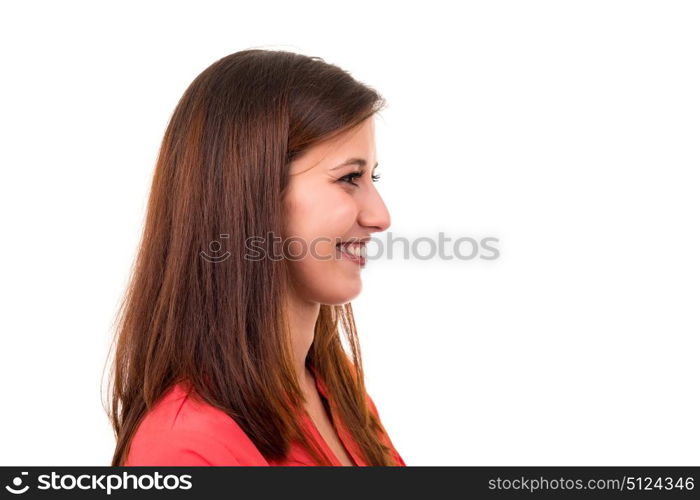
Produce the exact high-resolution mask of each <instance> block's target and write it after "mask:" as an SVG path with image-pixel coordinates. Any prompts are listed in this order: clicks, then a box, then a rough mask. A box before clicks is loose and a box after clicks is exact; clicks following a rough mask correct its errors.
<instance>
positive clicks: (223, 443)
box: [124, 370, 406, 466]
mask: <svg viewBox="0 0 700 500" xmlns="http://www.w3.org/2000/svg"><path fill="white" fill-rule="evenodd" d="M312 374H313V375H314V377H315V380H316V387H317V389H318V391H319V394H320V395H321V396H322V397H323V398H324V399H326V400H328V399H329V398H328V392H327V390H326V387H325V385H324V384H323V381H322V380H321V379H320V377H318V376H316V373H315V372H314V371H313V370H312ZM367 401H368V403H369V406H370V409H371V411H372V412H373V413H374V415H375V416H376V417H377V418H379V414H378V412H377V408H376V406H375V405H374V402H373V401H372V399H371V398H370V397H369V394H367ZM329 403H330V404H329V407H330V409H331V417H332V418H331V421H332V423H333V425H334V427H335V430H336V432H337V433H338V437H339V439H340V441H341V442H342V443H343V445H344V446H345V449H346V450H347V452H348V455H349V456H350V457H351V458H352V460H353V461H354V463H355V465H358V466H367V463H366V462H365V461H364V460H363V459H362V454H361V452H360V449H359V447H358V446H357V445H356V444H355V442H354V441H353V439H352V437H351V436H350V434H349V432H348V431H347V430H346V429H345V427H344V425H343V423H342V421H341V419H340V418H336V412H335V410H334V405H333V404H332V401H329ZM303 415H304V416H303V425H305V426H306V428H307V429H308V430H309V431H310V434H311V436H313V438H314V439H315V440H316V441H317V443H318V444H319V445H320V446H321V447H322V448H323V450H324V451H325V453H326V454H327V455H328V456H329V457H330V458H331V460H332V461H333V465H335V466H341V465H342V464H341V463H340V461H339V460H338V458H337V457H336V456H335V455H334V453H333V452H332V451H331V449H330V447H329V446H328V444H327V443H326V442H325V440H324V439H323V437H322V436H321V434H320V433H319V432H318V429H317V428H316V425H315V424H314V423H313V420H311V417H310V416H309V415H308V413H307V412H303ZM384 444H386V445H388V446H389V448H390V449H391V450H392V454H393V455H394V457H395V458H396V459H397V463H399V464H400V465H402V466H405V465H406V463H405V462H404V461H403V458H401V456H400V455H399V453H398V452H397V451H396V449H395V448H394V446H393V444H392V442H391V440H390V439H389V437H388V436H386V437H385V440H384ZM124 465H125V466H190V465H194V466H197V465H216V466H222V465H226V466H230V465H242V466H261V465H273V466H312V465H318V464H317V463H315V462H314V461H313V460H312V458H311V456H310V455H309V453H308V452H307V451H306V450H305V449H304V448H303V447H302V446H301V445H300V444H299V443H296V442H295V443H292V444H291V447H290V451H289V453H288V455H287V457H286V458H285V459H284V460H282V461H268V460H266V459H265V458H264V457H263V455H262V454H261V453H260V452H259V451H258V449H257V448H256V447H255V445H254V444H253V441H251V440H250V438H249V437H248V435H247V434H246V433H245V432H243V430H242V429H241V428H240V427H239V425H238V424H237V423H236V421H235V420H233V419H232V418H231V417H229V416H228V415H227V414H226V413H224V412H223V411H221V410H219V409H218V408H214V407H213V406H210V405H208V404H205V403H201V402H197V401H194V400H193V399H192V398H191V397H189V395H188V393H187V387H186V386H185V385H183V384H176V385H174V386H173V387H172V388H171V389H170V390H169V391H168V392H167V393H166V394H165V395H164V396H163V397H162V398H161V399H160V400H159V401H158V402H157V403H156V405H155V406H154V407H153V408H152V409H151V410H150V411H149V412H148V413H147V414H146V416H145V417H144V419H143V420H142V421H141V423H140V424H139V426H138V428H137V429H136V432H135V433H134V436H133V439H132V442H131V447H130V449H129V452H128V455H127V458H126V461H125V462H124Z"/></svg>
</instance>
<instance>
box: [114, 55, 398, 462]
mask: <svg viewBox="0 0 700 500" xmlns="http://www.w3.org/2000/svg"><path fill="white" fill-rule="evenodd" d="M383 105H384V101H383V99H382V98H381V96H380V95H378V94H377V93H376V92H375V91H374V90H373V89H371V88H370V87H367V86H365V85H363V84H361V83H359V82H357V81H356V80H354V79H353V78H352V77H351V76H350V75H349V74H348V73H346V72H344V71H343V70H341V69H340V68H338V67H336V66H334V65H331V64H328V63H326V62H324V61H323V60H322V59H321V58H317V57H307V56H303V55H300V54H295V53H290V52H284V51H268V50H244V51H241V52H237V53H234V54H231V55H229V56H227V57H224V58H222V59H220V60H219V61H217V62H215V63H214V64H212V65H211V66H210V67H209V68H207V69H206V70H205V71H204V72H202V73H201V74H200V75H199V76H198V77H197V78H196V79H195V80H194V82H193V83H192V84H191V85H190V87H189V88H188V89H187V91H186V92H185V94H184V95H183V97H182V98H181V99H180V102H179V103H178V105H177V107H176V109H175V111H174V113H173V115H172V117H171V120H170V123H169V125H168V128H167V130H166V133H165V137H164V139H163V142H162V145H161V150H160V154H159V157H158V161H157V165H156V170H155V174H154V177H153V185H152V189H151V194H150V199H149V202H148V210H147V212H148V213H147V217H146V221H145V225H144V232H143V235H142V241H141V245H140V248H139V253H138V256H137V259H136V263H135V267H134V269H133V270H132V276H131V281H130V284H129V288H128V290H127V293H126V295H125V298H124V301H123V303H122V304H121V307H120V310H119V323H118V329H117V346H116V355H115V359H114V365H113V373H112V376H113V378H112V380H113V384H112V388H111V392H112V396H111V397H112V401H111V408H110V418H111V420H112V425H113V427H114V430H115V433H116V436H117V444H116V449H115V452H114V456H113V459H112V465H162V466H168V465H405V463H404V461H403V460H402V458H401V456H400V455H399V454H398V452H397V451H396V449H395V448H394V447H393V445H392V443H391V440H390V439H389V437H388V435H387V433H386V431H385V430H384V428H383V426H382V424H381V421H380V418H379V415H378V413H377V409H376V407H375V405H374V402H373V401H372V399H371V398H370V397H369V395H368V394H367V393H366V391H365V386H364V377H363V371H362V363H361V357H360V350H359V345H358V341H357V335H356V331H355V325H354V321H353V315H352V308H351V304H350V302H349V301H350V300H351V299H353V298H354V297H356V296H357V295H358V293H359V292H360V289H361V280H360V270H361V268H362V267H363V266H364V257H363V256H362V252H363V247H364V244H365V242H366V241H367V239H369V236H370V234H371V233H373V232H378V231H383V230H385V229H386V228H387V227H389V224H390V218H389V214H388V212H387V209H386V207H385V205H384V203H383V202H382V200H381V198H380V196H379V194H378V192H377V190H376V188H375V187H374V184H373V182H374V181H376V180H377V179H378V176H377V175H375V170H374V168H375V167H376V152H375V145H374V114H375V113H376V112H377V111H379V110H380V109H381V108H382V107H383ZM338 243H339V244H338ZM358 255H359V256H358ZM341 329H342V330H343V334H344V335H345V337H346V339H345V340H346V341H347V344H348V346H349V351H350V353H348V349H347V348H344V347H343V344H342V342H341V336H340V330H341Z"/></svg>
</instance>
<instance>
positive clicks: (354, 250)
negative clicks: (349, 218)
mask: <svg viewBox="0 0 700 500" xmlns="http://www.w3.org/2000/svg"><path fill="white" fill-rule="evenodd" d="M343 250H344V251H345V253H349V254H350V255H354V256H355V257H365V256H366V255H367V249H366V248H365V246H364V245H362V244H360V245H352V244H351V245H345V246H344V247H343Z"/></svg>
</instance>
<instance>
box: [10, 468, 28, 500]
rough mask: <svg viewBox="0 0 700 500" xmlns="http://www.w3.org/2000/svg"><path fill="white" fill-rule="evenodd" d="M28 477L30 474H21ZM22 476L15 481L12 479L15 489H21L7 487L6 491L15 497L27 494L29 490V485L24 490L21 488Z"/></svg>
mask: <svg viewBox="0 0 700 500" xmlns="http://www.w3.org/2000/svg"><path fill="white" fill-rule="evenodd" d="M27 475H29V472H22V473H21V476H27ZM21 476H17V477H15V478H14V479H12V485H13V486H14V487H15V488H19V489H15V488H13V487H12V486H5V489H6V490H7V491H9V492H10V493H12V494H14V495H21V494H22V493H25V492H26V491H27V490H28V489H29V485H28V484H27V485H25V486H24V488H20V486H22V477H21Z"/></svg>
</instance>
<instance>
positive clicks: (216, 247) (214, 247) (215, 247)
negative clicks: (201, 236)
mask: <svg viewBox="0 0 700 500" xmlns="http://www.w3.org/2000/svg"><path fill="white" fill-rule="evenodd" d="M228 237H229V235H228V234H220V235H219V238H221V239H228ZM209 251H211V252H212V253H213V254H214V255H213V256H212V255H209V254H208V253H207V252H205V251H204V250H202V251H200V252H199V255H200V256H201V257H202V258H203V259H204V260H206V261H207V262H212V263H214V264H218V263H219V262H223V261H225V260H226V259H228V258H229V257H230V256H231V252H229V251H228V250H227V251H226V252H224V253H221V254H220V255H219V252H221V243H220V242H219V240H214V241H212V242H211V243H209Z"/></svg>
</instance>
